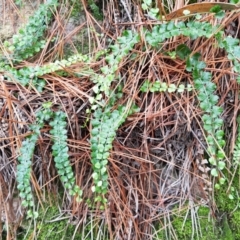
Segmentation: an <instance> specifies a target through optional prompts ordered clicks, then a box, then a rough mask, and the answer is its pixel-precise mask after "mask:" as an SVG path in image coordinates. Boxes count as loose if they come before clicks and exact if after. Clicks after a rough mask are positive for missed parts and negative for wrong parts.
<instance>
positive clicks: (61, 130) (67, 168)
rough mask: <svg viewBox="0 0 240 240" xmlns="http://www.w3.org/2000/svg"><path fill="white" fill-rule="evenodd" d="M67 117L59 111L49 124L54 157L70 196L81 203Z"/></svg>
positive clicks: (80, 192)
mask: <svg viewBox="0 0 240 240" xmlns="http://www.w3.org/2000/svg"><path fill="white" fill-rule="evenodd" d="M66 117H67V116H66V114H65V113H63V112H61V111H58V112H56V113H54V114H53V120H52V121H51V122H50V123H49V125H50V126H52V130H50V133H51V134H52V137H53V145H52V155H53V157H54V162H55V167H56V168H57V172H58V174H59V175H60V179H61V181H62V183H63V186H64V187H65V188H66V189H67V190H69V193H70V195H72V196H74V195H76V196H77V201H81V200H82V199H81V196H82V190H80V188H79V187H78V186H77V185H76V184H75V177H74V173H73V171H72V167H71V165H70V161H69V158H68V157H69V155H68V146H67V130H66V126H67V122H66Z"/></svg>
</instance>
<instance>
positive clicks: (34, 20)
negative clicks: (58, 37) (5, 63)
mask: <svg viewBox="0 0 240 240" xmlns="http://www.w3.org/2000/svg"><path fill="white" fill-rule="evenodd" d="M56 6H57V0H49V1H48V2H47V3H45V4H41V5H40V6H39V8H38V10H37V11H36V12H35V13H34V15H32V16H31V17H30V19H29V21H28V23H27V25H26V26H25V27H24V28H22V29H20V30H19V32H18V34H16V35H14V36H13V37H12V43H10V42H8V41H5V42H4V45H5V47H6V48H7V49H8V51H9V52H11V61H13V62H21V61H23V60H25V59H27V58H29V57H32V56H33V55H34V54H36V53H37V52H39V51H40V50H41V49H42V48H43V47H44V46H45V44H46V40H44V39H43V34H44V32H45V31H46V29H47V27H48V24H49V22H50V20H51V18H52V10H53V9H54V8H55V7H56Z"/></svg>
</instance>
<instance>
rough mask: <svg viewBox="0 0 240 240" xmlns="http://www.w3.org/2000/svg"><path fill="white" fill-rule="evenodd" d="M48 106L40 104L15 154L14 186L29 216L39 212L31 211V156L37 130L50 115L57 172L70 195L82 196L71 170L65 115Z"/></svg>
mask: <svg viewBox="0 0 240 240" xmlns="http://www.w3.org/2000/svg"><path fill="white" fill-rule="evenodd" d="M50 106H51V103H45V104H43V107H44V109H43V110H41V111H39V112H38V113H37V114H36V123H35V124H32V125H31V126H30V130H32V134H31V135H30V136H29V137H27V138H26V139H25V140H24V141H23V143H22V147H21V148H20V156H19V157H18V161H19V164H18V165H17V182H18V185H17V188H18V190H19V196H20V197H21V198H22V200H23V201H22V205H23V206H24V207H26V208H27V209H29V210H28V211H27V215H28V217H29V218H32V217H34V218H37V216H38V213H37V212H36V211H34V200H33V195H32V190H31V184H30V176H31V165H32V162H31V158H32V156H33V153H34V149H35V146H36V143H37V140H38V138H39V135H40V130H41V128H42V127H43V125H44V122H48V121H49V120H50V119H52V120H51V121H50V125H51V126H52V130H50V133H51V134H52V135H53V143H54V144H53V146H52V154H53V156H54V161H55V166H56V168H57V172H58V174H59V175H60V179H61V181H62V183H63V185H64V187H65V188H66V189H67V190H68V191H69V193H70V195H72V196H73V195H75V196H76V197H77V201H81V200H82V198H81V196H82V190H80V188H79V187H78V186H77V185H76V184H75V177H74V173H73V171H72V168H71V165H70V162H69V159H68V147H67V142H66V140H67V130H66V125H67V123H66V115H65V114H64V113H63V112H61V111H59V112H56V113H54V112H52V111H51V110H50Z"/></svg>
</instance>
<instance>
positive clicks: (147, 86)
mask: <svg viewBox="0 0 240 240" xmlns="http://www.w3.org/2000/svg"><path fill="white" fill-rule="evenodd" d="M140 90H141V92H148V91H149V92H152V93H154V92H169V93H173V92H178V93H183V92H184V91H188V92H191V91H192V90H193V87H192V85H191V84H187V85H186V86H185V85H184V84H180V85H179V86H177V85H176V84H173V83H171V84H169V85H167V83H166V82H160V81H155V82H153V83H151V82H150V81H149V80H145V81H144V83H143V85H142V86H141V88H140Z"/></svg>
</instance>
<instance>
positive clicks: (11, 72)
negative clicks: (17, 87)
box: [0, 54, 92, 92]
mask: <svg viewBox="0 0 240 240" xmlns="http://www.w3.org/2000/svg"><path fill="white" fill-rule="evenodd" d="M77 62H85V63H88V62H90V59H89V57H87V56H86V55H82V54H76V55H73V56H71V57H69V58H68V59H63V60H61V61H59V60H57V61H55V62H50V63H48V64H45V65H43V66H35V67H23V68H20V69H19V70H18V69H15V68H12V67H11V66H9V65H4V66H2V71H4V72H7V74H6V75H5V76H6V79H7V80H10V81H11V80H12V79H13V80H15V81H17V82H19V83H20V84H21V85H22V86H29V85H30V86H33V87H35V88H36V90H37V91H39V92H42V91H43V89H44V87H45V85H46V82H45V80H44V79H41V78H40V77H41V76H43V75H44V74H49V73H53V72H57V71H61V70H63V69H64V68H66V67H69V66H71V65H72V64H75V63H77ZM0 71H1V67H0ZM83 73H84V70H82V74H83ZM88 74H89V75H90V74H92V72H91V71H90V72H89V73H88Z"/></svg>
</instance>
